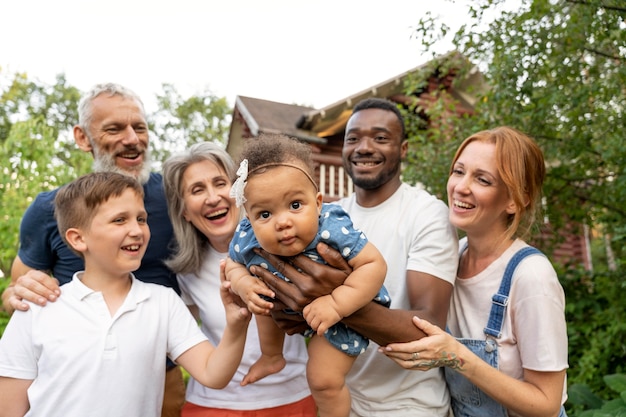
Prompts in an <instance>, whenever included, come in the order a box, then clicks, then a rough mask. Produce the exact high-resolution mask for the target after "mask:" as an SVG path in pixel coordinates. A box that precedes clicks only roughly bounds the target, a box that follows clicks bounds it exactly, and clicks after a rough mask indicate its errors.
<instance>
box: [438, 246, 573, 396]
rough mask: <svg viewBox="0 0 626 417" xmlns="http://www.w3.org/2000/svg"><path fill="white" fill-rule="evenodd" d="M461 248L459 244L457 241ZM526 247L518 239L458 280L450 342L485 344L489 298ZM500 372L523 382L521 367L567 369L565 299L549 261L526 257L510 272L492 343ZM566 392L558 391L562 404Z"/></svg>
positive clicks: (451, 303) (449, 319)
mask: <svg viewBox="0 0 626 417" xmlns="http://www.w3.org/2000/svg"><path fill="white" fill-rule="evenodd" d="M460 246H461V247H464V246H465V244H464V241H463V240H462V241H461V245H460ZM525 246H528V245H527V244H526V243H525V242H524V241H522V240H520V239H517V240H515V241H514V242H513V244H512V245H511V246H510V247H509V248H508V249H507V250H506V251H504V253H503V254H502V255H501V256H500V257H499V258H498V259H496V260H495V261H493V262H492V263H491V264H490V265H489V266H488V267H487V268H485V269H484V270H483V271H481V272H480V273H478V274H477V275H475V276H473V277H470V278H457V280H456V285H455V287H454V291H453V292H452V300H451V302H450V310H449V312H448V328H449V329H450V333H451V334H452V335H453V336H455V337H460V338H468V339H480V340H484V339H485V333H484V331H483V330H484V328H485V326H486V325H487V321H488V320H489V312H490V311H491V305H492V302H491V297H492V296H493V295H494V294H495V293H497V291H498V288H500V282H501V281H502V277H503V276H504V270H505V268H506V265H507V264H508V262H509V261H510V260H511V258H512V257H513V255H514V254H515V253H516V252H517V251H518V250H520V249H521V248H523V247H525ZM497 342H498V354H499V358H500V360H499V368H500V371H502V372H504V373H505V374H506V375H509V376H511V377H513V378H516V379H519V380H522V379H523V373H524V368H525V369H530V370H533V371H544V372H556V371H562V370H563V369H567V368H568V364H567V324H566V322H565V294H564V292H563V288H562V287H561V284H560V283H559V280H558V278H557V275H556V272H555V271H554V268H553V267H552V264H551V263H550V261H549V260H548V259H547V258H546V257H545V256H541V255H531V256H528V257H527V258H525V259H524V260H522V261H521V262H520V264H519V265H518V266H517V269H516V270H515V272H514V273H513V281H512V284H511V291H510V293H509V304H508V307H507V309H506V313H505V317H504V323H503V326H502V337H501V338H500V339H497ZM566 399H567V389H565V386H564V389H563V402H565V400H566Z"/></svg>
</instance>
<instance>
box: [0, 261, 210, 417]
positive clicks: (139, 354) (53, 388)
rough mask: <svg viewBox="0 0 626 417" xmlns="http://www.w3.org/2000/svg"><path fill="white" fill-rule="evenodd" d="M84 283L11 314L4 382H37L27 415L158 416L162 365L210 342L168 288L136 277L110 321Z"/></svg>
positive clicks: (0, 360)
mask: <svg viewBox="0 0 626 417" xmlns="http://www.w3.org/2000/svg"><path fill="white" fill-rule="evenodd" d="M80 276H81V273H80V272H79V273H76V274H75V275H74V278H73V280H72V281H71V282H69V283H67V284H66V285H64V286H63V295H62V296H61V297H59V299H58V300H57V301H56V302H54V303H49V304H48V305H47V306H46V307H39V306H36V305H34V304H31V305H30V308H29V309H28V310H27V311H16V312H15V313H14V314H13V316H12V317H11V320H10V321H9V324H8V325H7V328H6V330H5V332H4V335H3V336H2V339H0V375H2V376H6V377H12V378H20V379H32V380H34V381H33V383H32V384H31V386H30V388H29V389H28V398H29V401H30V407H31V408H30V411H29V412H28V413H27V414H26V415H27V416H52V415H56V416H64V417H71V416H76V417H84V416H90V417H91V416H96V417H100V416H101V417H110V416H155V417H156V416H160V415H161V408H162V404H163V387H164V385H165V360H164V358H165V357H166V355H168V356H169V357H170V358H171V359H173V360H175V359H176V358H178V356H180V355H181V354H182V353H184V352H185V351H187V350H188V349H189V348H191V347H193V346H195V345H197V344H198V343H201V342H203V341H205V340H206V337H205V336H204V335H203V334H202V332H200V330H199V329H198V325H197V323H196V322H195V320H194V319H193V317H192V315H191V314H190V313H189V310H188V309H187V307H186V306H185V304H184V303H183V302H182V300H181V299H180V297H179V296H178V295H177V294H176V293H175V292H174V291H173V290H172V289H171V288H166V287H164V286H162V285H156V284H147V283H144V282H141V281H138V280H136V279H135V277H134V276H133V277H132V286H131V289H130V291H129V293H128V295H127V296H126V299H125V300H124V303H123V304H122V306H121V307H120V308H119V309H118V311H117V312H116V313H115V316H114V317H111V315H110V313H109V310H108V308H107V305H106V303H105V301H104V298H103V296H102V293H100V292H96V291H93V290H92V289H90V288H88V287H86V286H85V285H84V284H83V283H82V282H81V281H80Z"/></svg>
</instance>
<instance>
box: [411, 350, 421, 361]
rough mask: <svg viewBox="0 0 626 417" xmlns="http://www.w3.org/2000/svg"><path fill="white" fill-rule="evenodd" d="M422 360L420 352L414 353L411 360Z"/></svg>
mask: <svg viewBox="0 0 626 417" xmlns="http://www.w3.org/2000/svg"><path fill="white" fill-rule="evenodd" d="M419 358H420V354H419V353H418V352H413V354H412V355H411V359H413V360H414V361H416V360H418V359H419Z"/></svg>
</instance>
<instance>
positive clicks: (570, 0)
mask: <svg viewBox="0 0 626 417" xmlns="http://www.w3.org/2000/svg"><path fill="white" fill-rule="evenodd" d="M565 1H566V2H567V3H573V4H582V5H583V6H597V7H599V8H600V9H605V10H613V11H616V12H626V8H625V7H619V6H613V5H611V6H607V5H606V4H601V5H598V4H592V3H589V2H587V1H582V0H565Z"/></svg>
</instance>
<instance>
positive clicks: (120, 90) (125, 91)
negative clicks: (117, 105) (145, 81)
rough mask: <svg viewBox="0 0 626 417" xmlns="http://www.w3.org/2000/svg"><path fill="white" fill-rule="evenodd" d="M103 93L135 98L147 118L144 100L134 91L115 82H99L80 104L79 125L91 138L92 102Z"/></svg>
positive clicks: (109, 95) (110, 95)
mask: <svg viewBox="0 0 626 417" xmlns="http://www.w3.org/2000/svg"><path fill="white" fill-rule="evenodd" d="M101 94H106V95H107V96H108V97H113V96H120V97H123V98H125V99H131V100H135V102H136V103H137V105H138V106H139V109H140V110H141V114H142V116H143V118H144V119H146V111H145V109H144V107H143V102H142V101H141V99H140V98H139V96H138V95H137V94H135V92H134V91H132V90H130V89H129V88H126V87H124V86H122V85H119V84H115V83H104V84H97V85H95V86H94V87H93V88H92V89H91V90H89V91H88V92H87V94H85V95H84V96H83V97H82V98H81V100H80V103H79V104H78V125H79V126H80V127H81V128H82V129H83V131H84V132H85V134H86V135H87V137H88V138H89V139H90V140H91V131H90V128H89V125H90V123H91V119H92V117H93V106H92V103H93V100H94V99H95V98H96V97H98V96H100V95H101Z"/></svg>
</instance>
